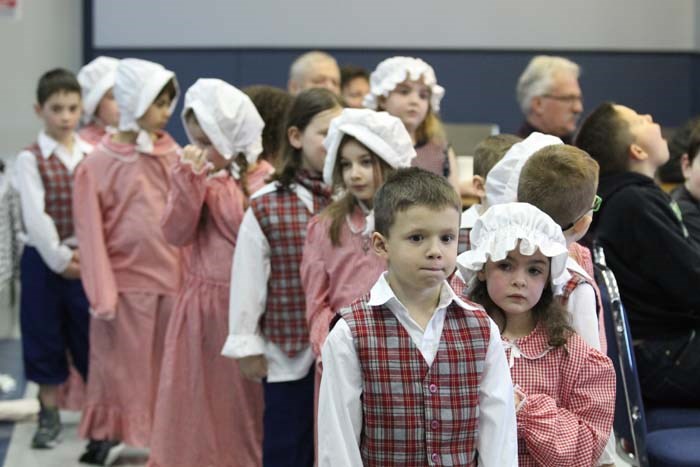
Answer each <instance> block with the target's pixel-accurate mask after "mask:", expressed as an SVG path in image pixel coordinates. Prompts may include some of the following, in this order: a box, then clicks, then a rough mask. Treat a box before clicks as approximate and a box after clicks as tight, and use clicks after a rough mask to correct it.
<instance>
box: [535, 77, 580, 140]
mask: <svg viewBox="0 0 700 467" xmlns="http://www.w3.org/2000/svg"><path fill="white" fill-rule="evenodd" d="M531 107H532V114H533V115H532V116H533V120H535V123H536V126H537V127H538V128H539V129H540V130H542V131H543V132H545V133H548V134H551V135H554V136H560V137H562V136H568V135H570V134H571V133H573V132H574V131H575V130H576V123H577V122H578V118H579V116H580V115H581V112H583V96H582V95H581V88H580V87H579V84H578V79H577V78H576V76H575V75H573V74H571V73H567V72H559V73H556V74H555V75H554V79H553V80H552V87H551V88H550V90H549V92H548V93H547V94H544V95H542V96H537V97H535V98H533V99H532V106H531Z"/></svg>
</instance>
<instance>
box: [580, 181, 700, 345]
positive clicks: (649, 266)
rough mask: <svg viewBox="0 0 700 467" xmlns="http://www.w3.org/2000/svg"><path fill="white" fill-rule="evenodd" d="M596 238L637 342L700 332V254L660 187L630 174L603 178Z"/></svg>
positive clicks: (596, 221)
mask: <svg viewBox="0 0 700 467" xmlns="http://www.w3.org/2000/svg"><path fill="white" fill-rule="evenodd" d="M598 194H599V195H600V196H601V197H602V198H603V204H602V206H601V209H600V211H599V212H598V213H596V216H595V219H594V225H593V227H594V236H595V238H596V239H597V240H598V242H600V244H601V245H602V246H603V249H604V250H605V256H606V259H607V263H608V266H610V269H612V271H613V272H614V273H615V277H616V278H617V281H618V285H619V287H620V293H621V295H622V301H623V304H624V305H625V307H626V308H627V310H628V314H629V319H630V325H631V327H632V333H633V335H634V337H635V338H648V337H671V336H674V335H678V334H680V333H682V332H687V331H688V329H690V328H691V327H692V328H700V248H699V247H698V246H697V245H696V244H695V242H694V241H692V240H691V239H690V238H689V236H688V231H687V229H686V227H685V225H684V224H683V222H682V221H681V219H680V211H679V209H678V207H677V205H676V204H675V202H673V201H671V198H670V197H669V196H668V195H667V194H666V193H664V191H663V190H661V188H659V187H658V186H657V185H656V183H654V181H653V180H652V179H651V178H649V177H646V176H644V175H641V174H638V173H634V172H626V173H621V174H614V175H607V176H602V177H601V178H600V185H599V187H598Z"/></svg>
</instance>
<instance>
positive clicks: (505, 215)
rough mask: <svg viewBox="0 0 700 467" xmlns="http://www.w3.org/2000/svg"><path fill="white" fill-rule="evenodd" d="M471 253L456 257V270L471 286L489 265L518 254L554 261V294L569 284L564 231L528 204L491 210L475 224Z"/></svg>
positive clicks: (509, 205) (491, 208)
mask: <svg viewBox="0 0 700 467" xmlns="http://www.w3.org/2000/svg"><path fill="white" fill-rule="evenodd" d="M469 238H470V240H471V245H472V249H471V250H468V251H465V252H464V253H462V254H461V255H459V256H458V257H457V266H458V267H459V270H460V272H461V274H462V277H464V281H465V282H466V283H467V284H469V283H470V281H471V280H472V279H473V278H474V277H475V276H476V273H477V272H479V271H481V270H482V269H483V267H484V264H486V262H487V261H489V260H490V261H500V260H502V259H505V258H506V257H507V256H508V252H510V251H513V250H515V248H516V247H517V246H518V242H520V246H519V250H520V253H521V254H523V255H526V256H530V255H533V254H534V253H535V251H537V250H539V251H540V252H541V253H542V254H543V255H544V256H547V257H548V258H551V264H550V281H551V283H552V287H553V290H557V289H558V286H559V285H560V284H561V283H562V282H564V283H565V282H566V281H568V280H569V277H570V276H569V274H567V273H566V259H567V257H568V249H567V247H566V240H565V239H564V234H563V233H562V231H561V227H559V225H557V223H556V222H554V221H553V220H552V218H551V217H549V216H548V215H547V214H545V213H544V212H542V211H540V210H539V209H537V208H536V207H535V206H532V205H531V204H527V203H506V204H499V205H496V206H492V207H490V208H489V209H488V210H487V211H486V212H485V213H484V214H483V215H482V216H481V217H479V219H477V221H476V223H475V224H474V228H473V229H472V231H471V234H470V236H469Z"/></svg>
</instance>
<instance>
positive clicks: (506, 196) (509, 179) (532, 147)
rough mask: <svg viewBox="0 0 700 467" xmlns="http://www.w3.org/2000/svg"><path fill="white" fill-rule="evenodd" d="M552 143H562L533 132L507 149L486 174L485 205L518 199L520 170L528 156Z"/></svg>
mask: <svg viewBox="0 0 700 467" xmlns="http://www.w3.org/2000/svg"><path fill="white" fill-rule="evenodd" d="M553 144H564V143H563V142H562V140H561V139H559V138H557V137H556V136H552V135H545V134H542V133H537V132H534V133H532V134H531V135H530V136H528V137H527V138H525V139H524V140H522V141H520V142H519V143H516V144H514V145H513V146H511V148H510V149H509V150H508V152H507V153H506V155H505V156H503V159H501V160H500V161H498V162H497V163H496V164H495V165H494V166H493V168H492V169H491V170H490V171H489V173H488V174H487V175H486V186H485V191H486V205H487V206H495V205H497V204H502V203H512V202H514V201H517V200H518V181H519V180H520V172H521V171H522V169H523V166H524V165H525V162H527V160H528V159H530V157H531V156H532V155H533V154H534V153H536V152H537V151H539V150H540V149H542V148H544V147H546V146H551V145H553Z"/></svg>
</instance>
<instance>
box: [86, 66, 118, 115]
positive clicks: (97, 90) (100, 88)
mask: <svg viewBox="0 0 700 467" xmlns="http://www.w3.org/2000/svg"><path fill="white" fill-rule="evenodd" d="M118 65H119V60H118V59H116V58H113V57H104V56H103V57H97V58H96V59H94V60H93V61H91V62H90V63H88V64H87V65H85V66H84V67H82V68H81V69H80V71H79V72H78V82H79V83H80V88H81V89H82V95H83V122H84V123H89V122H90V121H91V120H92V118H93V116H94V114H95V111H96V110H97V106H98V105H99V104H100V101H101V100H102V97H103V96H104V95H105V93H106V92H107V91H109V90H110V89H111V88H112V87H113V86H114V76H115V72H116V71H117V66H118Z"/></svg>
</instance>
